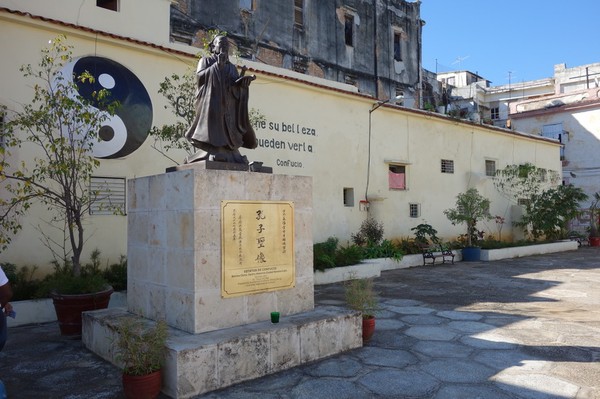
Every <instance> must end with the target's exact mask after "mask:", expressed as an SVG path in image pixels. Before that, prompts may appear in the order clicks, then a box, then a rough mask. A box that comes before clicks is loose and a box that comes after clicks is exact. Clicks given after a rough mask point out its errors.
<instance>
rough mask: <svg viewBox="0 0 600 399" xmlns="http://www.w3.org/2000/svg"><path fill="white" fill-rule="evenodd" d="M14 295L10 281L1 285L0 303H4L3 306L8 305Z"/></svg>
mask: <svg viewBox="0 0 600 399" xmlns="http://www.w3.org/2000/svg"><path fill="white" fill-rule="evenodd" d="M12 295H13V292H12V287H11V286H10V283H6V284H4V285H2V286H0V305H2V307H3V308H4V307H5V306H6V304H7V303H8V301H10V298H12Z"/></svg>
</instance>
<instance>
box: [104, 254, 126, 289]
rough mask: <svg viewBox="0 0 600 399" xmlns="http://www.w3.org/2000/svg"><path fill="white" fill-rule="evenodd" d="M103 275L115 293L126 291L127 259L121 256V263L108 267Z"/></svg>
mask: <svg viewBox="0 0 600 399" xmlns="http://www.w3.org/2000/svg"><path fill="white" fill-rule="evenodd" d="M102 275H103V276H104V278H105V279H106V281H108V283H109V284H110V285H112V287H113V289H114V290H115V291H125V290H126V289H127V257H126V256H125V255H121V258H120V259H119V262H118V263H113V264H112V265H110V266H108V268H107V269H106V270H104V271H103V272H102Z"/></svg>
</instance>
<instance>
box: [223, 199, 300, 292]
mask: <svg viewBox="0 0 600 399" xmlns="http://www.w3.org/2000/svg"><path fill="white" fill-rule="evenodd" d="M221 262H222V273H221V296H222V297H223V298H229V297H235V296H240V295H248V294H256V293H260V292H269V291H277V290H283V289H287V288H292V287H294V285H295V276H296V272H295V263H294V203H293V202H289V201H221Z"/></svg>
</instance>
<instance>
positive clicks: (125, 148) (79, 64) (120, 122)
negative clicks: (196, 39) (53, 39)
mask: <svg viewBox="0 0 600 399" xmlns="http://www.w3.org/2000/svg"><path fill="white" fill-rule="evenodd" d="M86 71H87V72H88V73H90V74H91V75H92V76H93V77H94V79H95V80H94V82H93V83H90V82H87V81H86V82H79V81H76V82H75V83H76V85H77V92H78V94H79V95H81V96H82V97H83V98H85V99H86V100H89V101H91V103H92V104H93V106H95V107H96V108H98V109H100V110H101V111H105V109H102V107H101V106H100V105H99V104H98V102H97V101H94V98H93V93H94V92H97V91H100V90H102V89H106V90H108V91H109V92H110V97H109V98H108V102H111V101H118V102H119V106H118V108H117V109H116V111H115V114H114V115H112V116H111V115H109V114H108V113H107V114H106V120H105V121H104V122H103V123H102V126H101V128H100V131H99V132H98V142H97V143H95V144H94V145H93V147H92V154H93V155H94V156H95V157H96V158H102V159H114V158H121V157H124V156H127V155H129V154H131V153H133V152H134V151H135V150H137V149H138V148H139V147H140V146H141V145H142V143H144V141H145V140H146V138H147V137H148V131H149V130H150V128H151V127H152V102H151V100H150V96H149V95H148V91H147V90H146V88H145V87H144V84H143V83H142V82H141V81H140V80H139V79H138V77H137V76H135V75H134V74H133V72H131V71H130V70H129V69H127V68H126V67H124V66H123V65H121V64H119V63H118V62H116V61H113V60H110V59H108V58H103V57H96V56H88V57H81V58H78V59H75V60H73V61H72V62H71V63H69V64H67V65H65V67H64V73H63V76H65V77H67V76H69V77H71V76H80V75H81V74H82V73H84V72H86Z"/></svg>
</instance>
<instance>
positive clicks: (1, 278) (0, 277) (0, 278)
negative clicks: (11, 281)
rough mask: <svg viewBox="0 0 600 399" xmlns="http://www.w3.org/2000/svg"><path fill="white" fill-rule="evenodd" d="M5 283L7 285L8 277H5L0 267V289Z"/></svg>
mask: <svg viewBox="0 0 600 399" xmlns="http://www.w3.org/2000/svg"><path fill="white" fill-rule="evenodd" d="M6 283H8V277H6V274H4V270H2V267H0V287H1V286H3V285H4V284H6Z"/></svg>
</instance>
